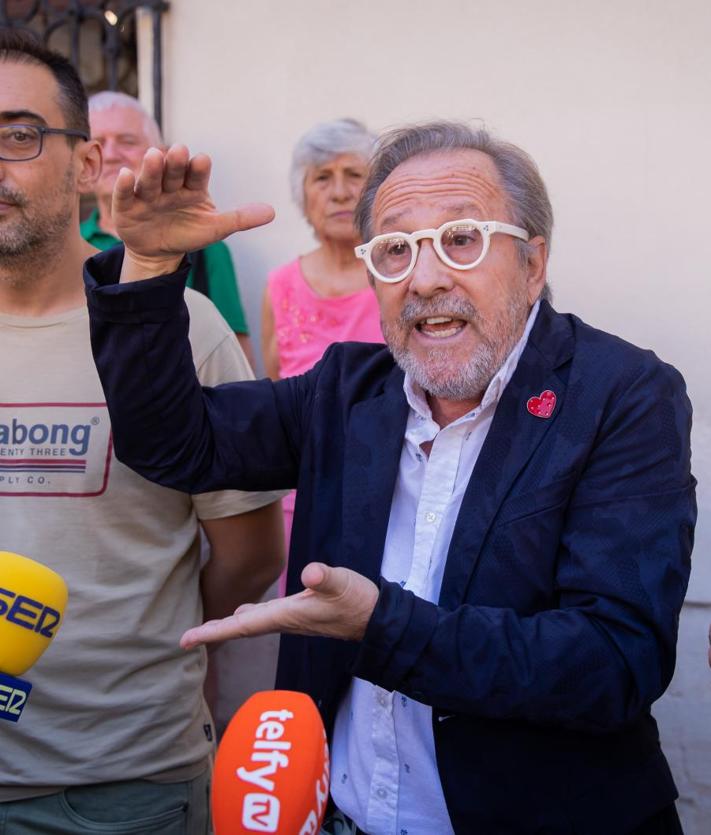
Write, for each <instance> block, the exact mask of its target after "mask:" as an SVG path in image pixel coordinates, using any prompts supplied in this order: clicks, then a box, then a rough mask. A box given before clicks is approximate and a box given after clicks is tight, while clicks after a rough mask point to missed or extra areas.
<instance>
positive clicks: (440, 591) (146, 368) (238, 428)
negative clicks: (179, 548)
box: [85, 123, 696, 835]
mask: <svg viewBox="0 0 711 835" xmlns="http://www.w3.org/2000/svg"><path fill="white" fill-rule="evenodd" d="M208 180H209V160H208V159H207V158H206V157H204V156H197V157H194V158H192V159H190V158H189V154H188V151H187V149H186V148H184V147H182V146H174V147H173V148H171V149H170V150H168V152H167V153H166V154H163V153H160V152H158V151H150V152H149V153H148V154H147V155H146V157H145V158H144V162H143V169H142V173H141V175H140V176H139V177H138V178H134V177H132V176H130V175H128V174H124V175H122V176H121V177H120V178H119V180H118V182H117V185H116V191H115V193H114V210H115V217H116V223H117V226H120V227H121V229H122V235H121V236H122V239H123V240H124V241H125V242H126V252H125V255H124V257H123V258H121V257H120V256H119V255H118V254H115V255H114V256H113V257H106V256H103V257H97V258H94V259H91V260H90V261H89V262H88V263H87V269H86V276H85V279H86V283H87V288H88V295H89V305H90V311H91V318H92V334H93V346H94V353H95V358H96V361H97V366H98V369H99V373H100V376H101V377H102V380H103V383H104V387H105V391H106V394H107V399H108V402H109V408H110V411H111V415H112V419H113V423H114V429H115V438H116V445H117V452H118V455H119V457H120V458H121V459H122V460H124V461H125V462H126V463H127V464H129V466H131V467H134V468H135V469H136V470H138V471H139V472H141V473H143V474H144V475H145V476H147V477H148V478H151V479H155V480H156V481H158V482H159V483H162V484H166V485H169V486H173V487H178V488H180V489H200V490H204V489H215V488H217V487H227V486H239V487H242V488H247V489H264V488H287V487H297V488H298V497H299V498H298V500H297V506H296V512H295V519H294V528H293V534H292V541H291V542H292V544H291V555H290V562H289V579H288V586H287V588H288V591H289V596H287V597H286V598H284V599H282V600H278V601H270V602H269V603H266V604H259V605H257V606H247V607H242V608H240V609H239V610H238V611H237V612H236V613H235V614H234V615H233V616H232V617H229V618H226V619H224V620H222V621H216V622H213V623H207V624H205V625H203V626H202V627H198V628H197V629H195V630H191V631H189V632H188V633H186V635H185V636H184V638H183V646H184V647H185V648H186V649H191V648H194V647H196V646H197V645H199V644H201V643H204V642H209V641H215V640H221V639H224V638H230V637H243V636H248V635H254V634H261V633H265V632H281V633H284V634H283V637H282V642H281V652H280V661H279V672H278V678H277V686H279V687H284V688H291V689H297V690H304V691H306V692H308V693H310V694H311V695H312V696H313V698H314V700H315V701H316V703H317V704H318V706H319V708H320V710H321V712H322V715H323V717H324V720H325V724H326V727H327V730H328V733H329V737H330V741H331V754H332V763H331V765H332V768H331V798H332V801H333V808H332V810H331V815H332V816H331V821H330V822H329V823H327V826H326V830H325V831H327V832H335V831H339V832H341V831H346V832H359V831H362V832H367V833H374V834H375V835H380V833H388V835H396V833H397V834H399V835H403V834H404V833H407V835H431V834H432V833H438V835H440V833H447V832H456V833H462V835H470V833H486V834H487V835H493V833H496V835H500V833H534V832H540V833H543V832H545V833H560V835H562V833H573V832H576V833H587V835H601V833H606V835H613V834H614V835H632V833H634V834H635V835H651V834H652V833H679V832H680V831H681V830H680V825H679V821H678V817H677V815H676V811H675V808H674V799H675V797H676V795H677V793H676V789H675V787H674V783H673V780H672V777H671V774H670V772H669V768H668V766H667V763H666V761H665V759H664V756H663V754H662V752H661V750H660V748H659V739H658V733H657V729H656V725H655V723H654V720H653V719H652V717H651V714H650V706H651V704H652V702H653V701H654V700H655V699H657V698H658V697H659V696H660V695H661V694H662V693H663V692H664V690H665V689H666V687H667V686H668V684H669V681H670V679H671V676H672V672H673V668H674V657H675V644H676V634H677V618H678V614H679V610H680V608H681V604H682V600H683V597H684V593H685V589H686V584H687V579H688V573H689V556H690V552H691V547H692V539H693V527H694V523H695V517H696V509H695V501H694V484H695V482H694V480H693V478H692V476H691V474H690V470H689V459H690V456H689V426H690V414H691V412H690V406H689V403H688V400H687V397H686V394H685V387H684V383H683V380H682V379H681V377H680V375H679V374H678V373H677V372H676V371H675V370H674V369H673V368H671V367H670V366H668V365H666V364H664V363H662V362H661V361H660V360H659V359H657V357H656V356H655V355H654V354H652V353H651V352H650V351H643V350H640V349H638V348H636V347H634V346H632V345H629V344H628V343H625V342H623V341H621V340H619V339H617V338H616V337H613V336H610V335H608V334H605V333H603V332H601V331H598V330H595V329H594V328H591V327H589V326H587V325H586V324H584V323H583V322H581V321H580V320H579V319H577V318H576V317H574V316H570V315H561V314H558V313H556V312H555V311H554V310H553V308H552V307H551V305H550V304H549V303H548V301H547V300H546V298H545V297H546V295H547V292H546V264H547V256H548V249H549V246H550V240H551V230H552V211H551V206H550V202H549V200H548V196H547V194H546V189H545V186H544V184H543V181H542V180H541V177H540V175H539V173H538V170H537V168H536V166H535V164H534V163H533V161H532V160H531V159H530V158H529V157H528V156H527V155H526V154H525V153H524V152H523V151H521V150H520V149H519V148H517V147H515V146H513V145H510V144H508V143H505V142H502V141H500V140H498V139H495V138H493V137H492V136H491V135H489V134H488V133H487V132H485V131H481V130H480V131H473V130H471V129H469V128H468V127H467V126H464V125H458V124H450V123H433V124H429V125H424V126H416V127H411V128H405V129H402V130H400V131H395V132H394V133H392V134H390V135H388V136H386V137H385V138H384V140H383V142H382V144H381V146H380V150H379V152H378V154H377V155H376V158H375V160H374V162H373V165H372V169H371V173H370V175H369V178H368V181H367V183H366V186H365V189H364V192H363V196H362V198H361V202H360V205H359V208H358V211H357V216H358V223H359V226H360V230H361V233H362V237H363V240H364V241H365V243H364V244H362V245H361V246H359V247H357V248H356V253H357V254H358V255H359V256H360V257H362V258H363V259H364V260H365V262H366V264H367V266H368V269H369V272H370V275H371V279H372V282H373V286H374V291H375V293H376V295H377V297H378V302H379V305H380V311H381V318H382V325H383V333H384V335H385V339H386V342H387V349H386V348H378V347H377V346H365V345H358V344H343V345H336V346H333V347H332V348H331V349H330V350H329V351H328V352H327V354H326V355H325V356H324V358H323V360H322V361H321V362H320V363H319V364H318V365H317V366H316V367H315V368H314V369H313V370H312V371H311V372H309V373H307V374H305V375H303V376H301V377H298V378H294V379H286V380H282V381H279V382H276V383H272V382H270V381H268V380H263V381H258V382H256V383H247V384H237V385H231V386H223V387H219V388H213V389H201V388H200V386H199V384H198V382H197V381H196V379H195V376H194V373H193V371H192V368H191V365H190V362H189V355H188V352H187V350H186V343H185V338H186V337H185V334H186V329H187V323H188V317H187V313H186V311H185V308H184V306H183V304H182V301H181V295H182V282H183V281H184V276H185V272H186V267H185V265H184V264H183V265H180V259H181V254H182V253H183V252H185V251H189V250H191V249H193V248H195V247H196V246H199V245H202V243H203V242H204V241H205V240H214V239H216V238H219V237H222V236H224V235H226V234H230V233H231V232H234V231H239V230H244V229H248V228H250V227H253V226H256V225H259V224H261V223H265V222H268V221H269V220H270V218H271V211H270V208H269V207H265V206H261V205H256V206H247V207H243V208H242V209H240V210H238V211H236V212H225V213H222V214H220V213H218V212H217V211H216V210H215V208H214V206H213V204H212V203H211V202H210V200H209V195H208V192H207V187H208ZM176 357H177V359H176ZM302 586H305V587H306V589H305V590H303V591H302V590H301V589H302ZM344 827H345V828H344Z"/></svg>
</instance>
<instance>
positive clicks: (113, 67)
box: [0, 0, 170, 126]
mask: <svg viewBox="0 0 711 835" xmlns="http://www.w3.org/2000/svg"><path fill="white" fill-rule="evenodd" d="M169 5H170V4H169V3H168V2H167V0H0V26H3V27H6V28H9V29H23V30H25V31H29V32H31V33H32V34H34V35H35V36H37V37H39V38H40V39H41V40H42V41H43V43H45V44H49V40H50V38H51V37H52V35H53V34H54V33H55V32H57V31H59V30H61V29H64V28H66V29H67V32H68V36H69V55H67V57H68V58H69V60H70V61H71V62H72V64H73V65H74V66H75V67H76V68H77V70H78V71H79V72H80V74H81V69H80V57H81V31H82V27H83V26H85V25H86V24H92V25H94V26H96V25H98V26H99V27H100V30H101V43H102V55H103V62H104V69H105V77H106V86H107V88H108V89H109V90H117V89H119V82H120V79H119V64H120V61H121V59H122V58H125V57H126V56H125V52H126V49H125V44H124V43H123V41H122V39H121V37H120V33H121V27H122V24H124V23H126V22H129V23H134V24H135V17H136V14H137V12H138V11H139V10H143V11H145V12H147V13H148V14H150V16H151V20H152V32H153V46H152V49H153V55H152V59H153V60H152V64H153V67H152V69H153V73H152V76H153V79H152V80H153V115H154V116H155V119H156V122H158V125H159V126H162V122H163V95H162V92H163V68H162V41H161V22H162V15H163V13H164V12H165V11H167V10H168V7H169Z"/></svg>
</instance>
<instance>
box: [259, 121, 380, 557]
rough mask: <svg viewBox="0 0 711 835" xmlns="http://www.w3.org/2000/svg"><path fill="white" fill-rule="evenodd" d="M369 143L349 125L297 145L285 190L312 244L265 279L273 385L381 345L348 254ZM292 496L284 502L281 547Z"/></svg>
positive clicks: (374, 308)
mask: <svg viewBox="0 0 711 835" xmlns="http://www.w3.org/2000/svg"><path fill="white" fill-rule="evenodd" d="M374 144H375V137H374V136H373V135H372V134H371V133H369V132H368V130H367V129H366V128H365V126H364V125H362V124H361V123H360V122H357V121H356V120H355V119H336V120H335V121H332V122H324V123H323V124H319V125H316V126H315V127H313V128H311V130H309V131H308V132H307V133H305V134H304V135H303V136H302V137H301V139H299V141H298V142H297V143H296V147H295V148H294V153H293V157H292V164H291V190H292V194H293V196H294V199H295V200H296V202H297V204H298V205H299V206H300V207H301V209H302V211H303V213H304V217H305V218H306V220H307V221H308V222H309V223H310V224H311V226H312V227H313V230H314V234H315V236H316V239H317V241H318V246H317V247H316V249H314V250H313V251H311V252H309V253H307V254H306V255H302V256H300V257H298V258H296V259H295V260H293V261H290V262H289V263H288V264H285V265H284V266H283V267H280V268H279V269H277V270H275V271H274V272H273V273H271V274H270V275H269V277H268V279H267V289H266V292H265V295H264V305H263V308H262V354H263V357H264V365H265V368H266V371H267V374H268V375H269V376H270V377H271V378H272V379H274V380H276V379H279V378H280V377H291V376H294V375H295V374H303V373H304V371H308V370H309V369H310V368H312V367H313V365H314V364H315V363H316V362H318V360H320V359H321V356H322V355H323V352H324V351H325V350H326V348H328V346H329V345H331V344H332V343H333V342H343V341H350V340H355V341H359V342H382V341H383V336H382V333H381V330H380V315H379V312H378V305H377V302H376V299H375V294H374V293H373V291H372V289H371V288H370V287H369V285H368V278H367V274H366V271H365V267H364V266H363V263H362V262H361V261H359V260H358V259H357V258H356V257H355V253H354V252H353V248H354V247H355V246H356V244H358V243H359V240H360V239H359V236H358V233H357V232H356V229H355V226H354V222H353V219H354V210H355V207H356V203H357V202H358V198H359V197H360V193H361V191H362V189H363V185H364V183H365V178H366V175H367V172H368V162H369V160H370V156H371V154H372V151H373V148H374ZM293 507H294V504H293V494H292V495H291V496H288V497H287V498H286V499H285V500H284V521H285V527H286V535H287V543H288V541H289V536H290V533H291V518H292V514H293Z"/></svg>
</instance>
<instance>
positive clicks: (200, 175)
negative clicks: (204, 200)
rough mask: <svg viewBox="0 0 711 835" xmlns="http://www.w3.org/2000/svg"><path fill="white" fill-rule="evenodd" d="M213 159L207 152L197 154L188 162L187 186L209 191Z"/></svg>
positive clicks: (194, 189) (195, 189) (193, 189)
mask: <svg viewBox="0 0 711 835" xmlns="http://www.w3.org/2000/svg"><path fill="white" fill-rule="evenodd" d="M211 169H212V160H211V159H210V157H209V156H208V155H207V154H196V155H195V156H194V157H193V158H192V159H191V160H190V163H189V164H188V171H187V174H186V176H185V188H189V189H190V190H191V191H207V187H208V185H209V184H210V171H211Z"/></svg>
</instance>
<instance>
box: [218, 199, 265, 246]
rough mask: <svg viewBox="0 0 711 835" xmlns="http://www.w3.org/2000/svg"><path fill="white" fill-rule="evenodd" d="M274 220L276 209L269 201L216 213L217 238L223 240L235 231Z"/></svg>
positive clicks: (252, 227) (243, 230)
mask: <svg viewBox="0 0 711 835" xmlns="http://www.w3.org/2000/svg"><path fill="white" fill-rule="evenodd" d="M272 220H274V209H273V208H272V207H271V206H270V205H268V204H267V203H248V204H247V205H245V206H241V207H240V208H239V209H235V210H233V211H231V212H223V213H222V214H219V215H215V219H214V228H215V236H216V237H215V240H220V241H221V240H222V239H223V238H226V237H227V236H228V235H232V234H234V233H235V232H245V231H246V230H247V229H255V228H256V227H257V226H264V224H265V223H271V222H272Z"/></svg>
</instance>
